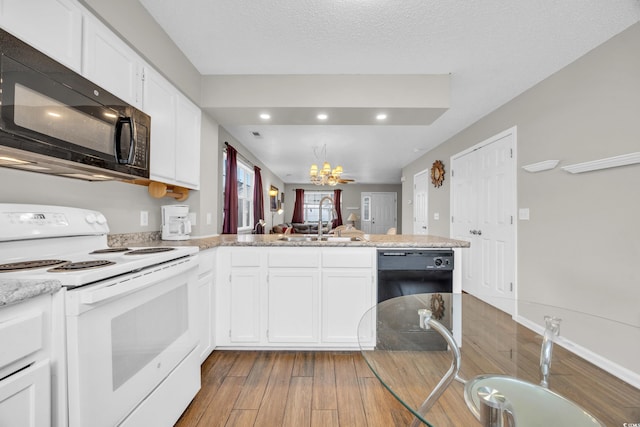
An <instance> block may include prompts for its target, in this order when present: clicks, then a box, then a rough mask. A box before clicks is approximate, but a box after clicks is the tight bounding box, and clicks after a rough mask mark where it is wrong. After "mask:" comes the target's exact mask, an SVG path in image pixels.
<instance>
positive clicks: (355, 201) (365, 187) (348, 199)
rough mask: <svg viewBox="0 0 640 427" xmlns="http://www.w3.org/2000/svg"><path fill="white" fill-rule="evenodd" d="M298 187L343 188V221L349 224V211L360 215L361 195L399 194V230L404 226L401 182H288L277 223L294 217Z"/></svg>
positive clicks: (358, 223)
mask: <svg viewBox="0 0 640 427" xmlns="http://www.w3.org/2000/svg"><path fill="white" fill-rule="evenodd" d="M296 188H302V189H304V190H305V191H306V190H310V191H333V190H334V189H336V188H340V189H342V196H341V199H342V221H343V222H344V223H345V224H347V223H348V222H347V216H349V213H351V212H355V214H356V215H358V217H360V195H361V193H366V192H371V193H375V192H389V193H397V195H398V199H397V200H398V212H397V213H396V218H397V219H398V227H397V228H398V231H399V230H401V229H402V228H401V227H402V203H401V200H402V186H401V185H399V184H346V185H341V186H336V187H328V186H325V187H319V186H316V185H313V184H287V185H286V186H285V209H284V213H283V215H280V216H279V219H278V220H276V224H278V223H283V222H291V218H292V217H293V205H294V202H295V199H296V193H295V190H296ZM349 207H357V208H358V209H357V210H348V209H347V208H349ZM360 224H361V223H360V221H356V228H360Z"/></svg>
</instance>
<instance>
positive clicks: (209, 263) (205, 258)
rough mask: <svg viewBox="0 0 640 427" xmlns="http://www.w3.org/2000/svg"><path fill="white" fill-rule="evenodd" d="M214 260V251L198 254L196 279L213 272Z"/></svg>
mask: <svg viewBox="0 0 640 427" xmlns="http://www.w3.org/2000/svg"><path fill="white" fill-rule="evenodd" d="M215 260H216V252H215V249H207V250H204V251H200V252H198V277H203V276H205V275H207V274H209V273H211V272H212V271H213V268H214V264H215Z"/></svg>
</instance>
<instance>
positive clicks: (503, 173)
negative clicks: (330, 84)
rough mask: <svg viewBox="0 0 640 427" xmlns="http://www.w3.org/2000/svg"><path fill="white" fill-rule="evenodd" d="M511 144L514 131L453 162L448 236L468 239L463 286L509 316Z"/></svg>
mask: <svg viewBox="0 0 640 427" xmlns="http://www.w3.org/2000/svg"><path fill="white" fill-rule="evenodd" d="M515 143H516V134H515V128H514V129H510V130H508V131H506V132H503V133H501V134H499V135H496V136H495V137H493V138H490V139H489V140H487V141H485V142H483V143H481V144H479V145H478V146H476V147H474V148H473V149H472V150H467V152H464V153H461V154H460V155H458V156H454V158H453V159H452V162H451V164H452V168H453V176H452V187H451V188H452V193H453V194H452V196H451V201H452V206H451V211H452V213H453V215H452V229H451V230H452V232H451V235H452V237H454V238H459V239H464V240H469V241H471V248H470V249H469V250H465V251H462V252H463V260H462V261H463V272H462V273H463V274H462V288H463V290H465V291H467V292H469V293H472V294H474V295H476V296H478V297H479V298H481V299H483V300H485V301H487V302H489V303H491V304H493V305H494V306H496V307H498V308H500V309H501V310H503V311H506V312H507V313H510V314H513V313H514V310H515V306H514V294H515V292H514V283H515V262H516V258H515V253H516V247H515V242H516V229H515V210H516V186H515V181H516V169H515V158H514V149H515ZM465 252H466V256H465Z"/></svg>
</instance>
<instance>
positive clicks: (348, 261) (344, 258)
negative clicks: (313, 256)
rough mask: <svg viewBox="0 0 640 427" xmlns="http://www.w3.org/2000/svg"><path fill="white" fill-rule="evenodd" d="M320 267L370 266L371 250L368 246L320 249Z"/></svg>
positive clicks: (371, 261) (371, 264) (371, 263)
mask: <svg viewBox="0 0 640 427" xmlns="http://www.w3.org/2000/svg"><path fill="white" fill-rule="evenodd" d="M322 267H329V268H371V267H373V251H372V249H369V248H331V249H324V250H323V251H322Z"/></svg>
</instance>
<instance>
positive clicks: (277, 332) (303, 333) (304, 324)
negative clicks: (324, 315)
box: [267, 268, 320, 343]
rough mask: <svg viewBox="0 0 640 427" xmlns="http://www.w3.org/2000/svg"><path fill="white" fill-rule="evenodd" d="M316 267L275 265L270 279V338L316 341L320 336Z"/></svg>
mask: <svg viewBox="0 0 640 427" xmlns="http://www.w3.org/2000/svg"><path fill="white" fill-rule="evenodd" d="M318 279H319V271H318V269H317V268H291V269H282V268H272V269H270V270H269V281H268V316H269V321H268V332H267V336H268V340H269V342H271V343H317V342H318V337H319V329H320V328H319V324H320V322H319V319H320V313H319V312H320V310H319V306H320V304H319V299H320V298H319V293H318V292H319V280H318Z"/></svg>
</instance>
